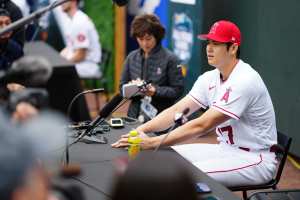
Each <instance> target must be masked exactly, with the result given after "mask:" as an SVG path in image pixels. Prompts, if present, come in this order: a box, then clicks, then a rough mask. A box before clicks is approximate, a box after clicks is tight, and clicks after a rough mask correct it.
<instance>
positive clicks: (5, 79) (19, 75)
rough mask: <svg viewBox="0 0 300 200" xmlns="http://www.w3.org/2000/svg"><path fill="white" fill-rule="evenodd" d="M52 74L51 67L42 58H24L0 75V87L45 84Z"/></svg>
mask: <svg viewBox="0 0 300 200" xmlns="http://www.w3.org/2000/svg"><path fill="white" fill-rule="evenodd" d="M51 74H52V66H51V65H50V63H49V62H48V61H47V60H46V59H45V58H43V57H39V56H25V57H23V58H21V59H19V60H17V61H15V62H14V63H13V65H12V67H11V68H10V69H9V70H8V71H7V72H4V73H2V74H0V85H6V84H8V83H19V84H21V85H24V86H26V87H39V86H41V85H43V84H45V83H46V82H47V81H48V80H49V78H50V76H51Z"/></svg>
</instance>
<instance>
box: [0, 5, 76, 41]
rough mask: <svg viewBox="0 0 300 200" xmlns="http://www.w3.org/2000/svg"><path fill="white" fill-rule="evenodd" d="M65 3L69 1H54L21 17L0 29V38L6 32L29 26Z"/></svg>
mask: <svg viewBox="0 0 300 200" xmlns="http://www.w3.org/2000/svg"><path fill="white" fill-rule="evenodd" d="M67 1H70V0H57V1H54V2H53V3H52V4H50V5H48V6H46V7H44V8H41V9H39V10H37V11H35V12H33V13H31V14H30V15H29V16H27V17H23V18H21V19H19V20H17V21H15V22H14V23H11V24H9V25H8V26H6V27H4V28H2V29H0V36H1V35H3V34H5V33H7V32H10V31H13V30H15V29H18V28H20V27H21V26H24V25H26V24H29V23H30V22H32V21H33V20H35V19H38V18H40V17H41V16H42V15H43V14H45V13H46V12H48V11H50V10H52V9H54V8H55V7H57V6H59V5H61V4H63V3H65V2H67Z"/></svg>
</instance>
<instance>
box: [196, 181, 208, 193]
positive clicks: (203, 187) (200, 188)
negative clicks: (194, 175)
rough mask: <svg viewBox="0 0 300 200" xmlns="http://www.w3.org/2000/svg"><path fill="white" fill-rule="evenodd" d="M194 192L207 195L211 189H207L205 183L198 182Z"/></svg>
mask: <svg viewBox="0 0 300 200" xmlns="http://www.w3.org/2000/svg"><path fill="white" fill-rule="evenodd" d="M196 191H197V192H198V193H209V192H211V189H210V188H209V187H208V185H207V184H206V183H203V182H198V183H196Z"/></svg>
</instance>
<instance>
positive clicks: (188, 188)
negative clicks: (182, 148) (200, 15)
mask: <svg viewBox="0 0 300 200" xmlns="http://www.w3.org/2000/svg"><path fill="white" fill-rule="evenodd" d="M194 183H195V182H194V180H193V178H192V175H191V174H190V173H189V171H188V167H186V164H185V163H184V162H183V159H181V158H179V157H178V156H176V155H175V154H174V153H171V152H168V153H167V152H141V153H140V154H139V155H138V156H137V158H136V159H135V160H133V161H131V162H129V165H128V168H127V170H126V171H125V172H124V174H122V175H121V176H120V177H119V179H118V180H117V183H116V185H115V187H114V189H113V193H112V200H141V199H143V200H154V199H155V200H196V199H197V193H196V188H195V185H194Z"/></svg>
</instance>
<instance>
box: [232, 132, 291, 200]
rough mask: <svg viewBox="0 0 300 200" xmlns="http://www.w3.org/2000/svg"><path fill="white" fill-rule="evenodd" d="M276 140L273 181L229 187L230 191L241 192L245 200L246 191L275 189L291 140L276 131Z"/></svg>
mask: <svg viewBox="0 0 300 200" xmlns="http://www.w3.org/2000/svg"><path fill="white" fill-rule="evenodd" d="M277 139H278V144H277V145H275V146H274V150H275V153H276V158H277V160H278V166H277V172H276V174H275V176H274V177H273V179H272V180H271V181H270V182H268V183H265V184H261V185H245V186H235V187H229V189H230V190H231V191H242V192H243V199H244V200H246V199H247V191H248V190H259V189H269V188H272V189H273V190H275V189H277V184H278V182H279V180H280V177H281V174H282V170H283V167H284V164H285V161H286V159H287V155H288V152H289V149H290V146H291V142H292V138H291V137H289V136H287V135H285V134H283V133H281V132H279V131H278V132H277Z"/></svg>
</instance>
